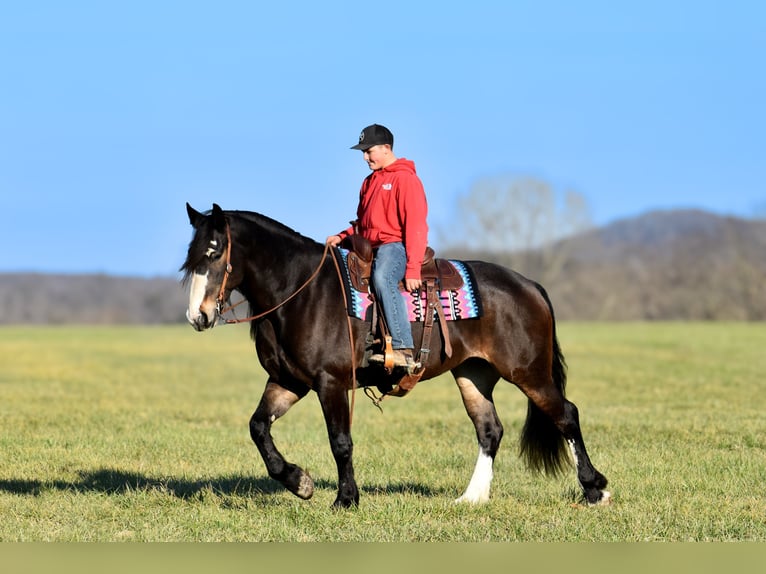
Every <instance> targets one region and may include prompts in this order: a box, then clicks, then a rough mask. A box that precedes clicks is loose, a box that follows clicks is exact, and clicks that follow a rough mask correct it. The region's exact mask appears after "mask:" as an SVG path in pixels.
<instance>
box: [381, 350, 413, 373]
mask: <svg viewBox="0 0 766 574" xmlns="http://www.w3.org/2000/svg"><path fill="white" fill-rule="evenodd" d="M392 359H393V364H394V367H404V368H405V369H407V372H408V373H409V374H412V372H413V371H414V370H416V369H419V368H420V363H418V362H416V361H415V359H414V357H413V351H412V349H394V351H393V353H392ZM370 362H371V363H384V362H385V357H384V356H383V355H382V354H380V353H376V354H374V355H372V356H371V357H370Z"/></svg>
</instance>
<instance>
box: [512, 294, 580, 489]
mask: <svg viewBox="0 0 766 574" xmlns="http://www.w3.org/2000/svg"><path fill="white" fill-rule="evenodd" d="M535 286H536V287H537V290H538V291H539V292H540V294H541V295H542V297H543V299H545V302H546V303H547V305H548V308H549V310H550V313H551V325H552V332H551V337H552V339H553V357H552V365H551V374H552V378H553V384H554V385H556V387H557V388H558V390H559V391H561V395H562V396H564V395H565V391H566V384H567V370H566V361H565V360H564V354H563V353H562V352H561V347H559V341H558V337H557V335H556V318H555V316H554V314H553V305H552V304H551V300H550V298H549V297H548V293H547V292H546V291H545V289H544V288H543V286H542V285H539V284H537V283H535ZM520 444H521V448H520V454H521V457H522V458H523V459H524V460H525V461H526V463H527V466H528V467H529V468H531V469H532V470H536V471H544V472H545V473H546V474H549V475H554V476H555V475H557V474H559V473H560V472H562V471H563V470H564V469H565V468H566V467H567V466H568V465H569V464H571V460H570V459H569V454H568V450H567V445H566V441H565V440H564V437H563V436H562V434H561V431H559V429H558V428H557V427H556V425H555V424H554V423H553V421H552V420H551V419H550V417H549V416H548V415H546V414H545V413H544V412H543V411H541V410H540V409H539V408H538V407H537V405H535V404H534V403H533V402H532V401H531V400H529V401H528V402H527V420H526V422H525V423H524V428H523V429H522V431H521V440H520Z"/></svg>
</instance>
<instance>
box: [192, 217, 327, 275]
mask: <svg viewBox="0 0 766 574" xmlns="http://www.w3.org/2000/svg"><path fill="white" fill-rule="evenodd" d="M211 212H212V210H208V211H206V212H205V213H204V215H206V216H209V215H210V214H211ZM224 214H225V215H226V218H227V219H228V220H229V222H230V225H232V227H233V228H237V227H238V225H237V224H238V223H239V222H243V223H244V224H245V225H248V226H252V227H253V229H252V234H253V235H254V236H262V237H268V238H269V241H270V242H272V244H273V245H272V247H274V248H275V249H279V250H283V249H284V248H285V246H286V245H290V244H294V245H297V248H298V249H299V250H300V251H303V252H306V251H310V250H316V249H317V248H318V247H320V246H321V244H320V243H318V242H317V241H315V240H314V239H311V238H310V237H306V236H304V235H301V234H300V233H298V232H297V231H295V230H294V229H292V228H290V227H288V226H287V225H285V224H284V223H280V222H279V221H276V220H275V219H271V218H270V217H267V216H265V215H263V214H260V213H256V212H254V211H239V210H231V211H224ZM215 231H216V230H215V229H214V228H213V223H212V222H211V221H210V218H209V217H208V218H207V219H206V220H205V221H204V222H203V223H202V224H200V226H199V227H198V228H196V229H195V230H194V234H193V236H192V239H191V241H190V242H189V248H188V252H187V256H186V261H184V263H183V265H181V267H180V268H179V271H182V272H183V276H182V278H181V282H182V284H184V285H185V284H186V283H187V282H188V281H189V279H190V278H191V276H192V274H193V273H194V270H195V269H196V268H197V267H198V266H199V264H200V262H201V261H202V260H203V259H204V258H205V253H206V251H207V249H208V241H206V240H201V239H200V238H202V237H203V236H204V237H205V238H207V237H210V236H211V235H212V234H213V233H215Z"/></svg>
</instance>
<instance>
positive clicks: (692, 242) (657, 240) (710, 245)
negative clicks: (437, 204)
mask: <svg viewBox="0 0 766 574" xmlns="http://www.w3.org/2000/svg"><path fill="white" fill-rule="evenodd" d="M450 255H452V256H457V257H460V258H471V257H475V258H479V259H494V260H495V261H497V262H498V263H502V264H504V265H507V266H509V267H512V268H514V269H517V270H519V271H520V272H522V273H524V274H525V275H527V276H528V277H531V278H533V279H536V280H538V281H540V282H541V283H542V284H543V285H544V286H545V287H546V289H547V290H548V291H549V293H550V295H551V298H552V300H553V303H554V306H555V308H556V312H557V315H558V316H559V317H560V318H563V319H580V320H645V319H668V320H686V319H695V320H764V319H766V221H763V220H749V219H742V218H737V217H724V216H720V215H715V214H711V213H708V212H704V211H697V210H675V211H653V212H649V213H646V214H644V215H641V216H639V217H635V218H630V219H624V220H620V221H616V222H614V223H612V224H610V225H607V226H605V227H602V228H597V229H593V230H590V231H588V232H586V233H582V234H580V235H577V236H574V237H570V238H568V239H565V240H562V241H559V242H557V243H555V244H553V245H550V246H547V247H546V248H544V249H539V250H533V251H529V252H521V253H508V254H504V255H502V256H497V255H490V254H483V253H480V252H479V253H476V252H474V253H469V252H465V251H463V252H452V253H450ZM485 255H486V256H485Z"/></svg>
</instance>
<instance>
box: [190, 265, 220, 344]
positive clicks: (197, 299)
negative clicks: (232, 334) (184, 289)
mask: <svg viewBox="0 0 766 574" xmlns="http://www.w3.org/2000/svg"><path fill="white" fill-rule="evenodd" d="M208 274H209V271H206V272H205V274H204V275H203V274H201V273H195V274H194V275H192V279H191V288H190V289H189V308H188V309H187V310H186V318H187V319H188V321H189V323H191V324H192V326H193V327H194V328H195V329H197V331H202V330H203V329H207V328H209V327H213V326H215V323H216V320H217V313H216V308H215V304H216V303H215V300H214V299H213V298H212V297H207V296H206V295H207V286H208V280H207V279H208Z"/></svg>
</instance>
